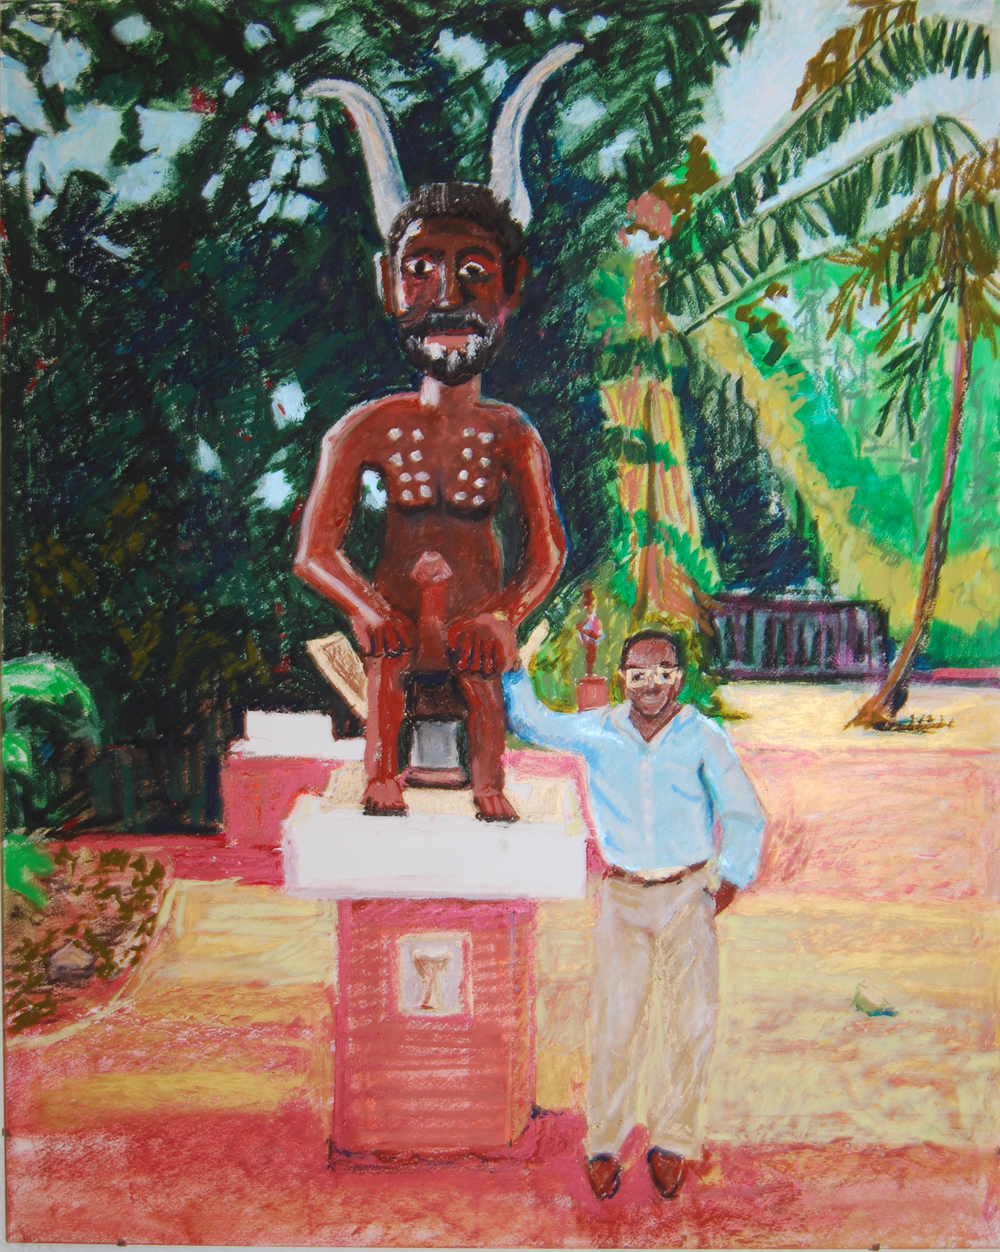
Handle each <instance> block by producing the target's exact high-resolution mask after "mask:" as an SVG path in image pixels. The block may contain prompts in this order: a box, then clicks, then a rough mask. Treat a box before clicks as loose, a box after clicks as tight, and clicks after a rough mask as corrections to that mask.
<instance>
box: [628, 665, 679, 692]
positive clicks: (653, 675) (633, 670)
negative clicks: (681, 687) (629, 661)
mask: <svg viewBox="0 0 1000 1252" xmlns="http://www.w3.org/2000/svg"><path fill="white" fill-rule="evenodd" d="M680 672H681V671H680V667H679V666H677V665H674V666H667V665H644V666H642V668H639V667H638V666H635V667H632V666H630V667H629V668H628V669H627V670H626V671H625V686H626V687H655V686H659V685H664V686H665V685H666V684H667V683H672V682H673V681H674V679H675V678H676V677H677V675H678V674H679V673H680Z"/></svg>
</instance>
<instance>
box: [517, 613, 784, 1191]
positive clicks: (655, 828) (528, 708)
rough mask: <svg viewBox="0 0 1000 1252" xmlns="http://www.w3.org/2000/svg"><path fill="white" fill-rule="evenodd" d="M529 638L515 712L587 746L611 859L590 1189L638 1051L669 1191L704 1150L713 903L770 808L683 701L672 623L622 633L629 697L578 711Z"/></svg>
mask: <svg viewBox="0 0 1000 1252" xmlns="http://www.w3.org/2000/svg"><path fill="white" fill-rule="evenodd" d="M535 641H537V632H536V635H535V636H533V637H532V641H529V645H528V646H527V647H526V648H525V650H524V652H523V653H522V661H523V662H524V667H523V668H521V669H520V670H518V671H517V672H516V673H511V674H507V675H505V677H504V691H505V695H506V698H507V708H508V721H509V724H510V727H511V729H512V730H513V731H514V733H515V734H517V735H519V736H520V737H521V738H522V739H525V740H527V741H528V742H529V743H534V744H538V745H539V746H542V747H549V748H562V749H565V750H568V751H570V752H578V753H579V754H580V755H581V756H583V758H584V760H585V761H586V763H587V777H588V789H589V792H590V798H591V802H592V806H593V810H594V817H595V821H596V824H597V835H598V840H599V843H600V850H601V853H602V855H603V857H604V859H605V861H606V863H607V876H606V877H605V880H604V882H603V884H602V886H601V889H600V892H599V897H598V907H599V918H598V922H597V927H596V933H595V939H596V956H595V959H596V968H595V977H594V994H593V1042H592V1058H591V1071H590V1084H589V1087H588V1091H587V1140H586V1151H587V1174H588V1178H589V1180H590V1184H591V1186H592V1188H593V1191H594V1194H595V1195H596V1196H597V1198H598V1199H600V1200H607V1199H610V1198H611V1197H612V1196H613V1195H614V1194H615V1192H616V1191H617V1189H618V1184H619V1182H620V1179H621V1170H622V1164H621V1159H620V1153H621V1148H622V1144H623V1143H624V1141H625V1139H626V1137H627V1135H628V1134H629V1132H630V1131H631V1129H632V1127H633V1126H634V1125H635V1124H636V1121H637V1119H636V1116H635V1111H636V1098H637V1080H638V1078H639V1072H640V1069H641V1067H642V1065H643V1063H644V1061H645V1063H646V1064H647V1065H648V1067H649V1078H650V1092H651V1094H650V1098H649V1103H648V1108H647V1111H646V1120H645V1125H646V1129H647V1132H648V1135H649V1142H650V1145H651V1146H650V1149H649V1153H648V1162H649V1170H650V1174H651V1176H652V1180H653V1183H654V1185H655V1187H656V1189H657V1190H658V1192H659V1194H660V1195H661V1196H663V1197H664V1198H666V1199H669V1198H670V1197H671V1196H673V1195H675V1194H676V1192H677V1191H678V1189H679V1188H680V1185H681V1182H682V1180H683V1173H684V1161H685V1158H688V1159H690V1158H693V1157H696V1156H697V1155H698V1154H699V1152H700V1150H701V1149H700V1140H699V1129H698V1119H699V1110H700V1105H701V1102H702V1098H703V1096H704V1093H705V1086H706V1082H707V1078H708V1065H709V1060H710V1057H711V1051H712V1043H713V1039H714V1031H715V1014H716V1007H717V1001H718V980H719V970H718V949H717V945H716V937H715V918H716V916H717V915H718V914H719V913H721V912H722V911H723V909H726V908H728V907H729V905H730V904H731V903H732V901H733V899H734V897H735V895H736V893H737V891H738V890H740V889H741V888H743V887H745V886H746V885H747V884H748V883H749V882H750V880H751V879H752V878H753V875H754V872H755V869H756V866H757V860H758V856H759V854H760V846H761V837H762V834H763V829H764V818H763V815H762V814H761V811H760V807H759V805H758V804H757V800H756V798H755V797H754V793H753V790H752V788H751V786H750V783H749V781H748V780H747V777H746V775H745V774H744V772H743V770H742V767H741V766H740V763H739V761H738V759H737V757H736V754H735V752H734V751H733V748H732V746H731V744H730V742H729V740H728V739H727V737H726V735H725V733H724V732H723V731H722V730H720V729H719V728H718V727H717V726H716V725H715V723H714V722H711V721H709V719H708V718H706V717H703V716H702V715H701V714H700V713H698V712H697V711H696V710H695V709H693V708H692V707H691V706H690V705H681V704H679V703H678V700H677V697H678V694H679V693H680V691H681V688H682V687H683V685H684V651H683V646H682V644H681V641H680V640H679V639H677V638H675V637H673V636H671V635H668V634H665V633H662V632H658V631H643V632H641V633H640V634H637V635H634V636H633V637H632V638H631V639H629V640H627V641H626V643H625V646H624V648H623V649H622V656H621V675H622V679H623V681H624V684H625V695H626V697H627V699H626V701H625V703H623V704H620V705H618V706H616V707H613V708H603V709H596V710H592V711H590V712H586V713H575V714H565V713H562V714H561V713H553V712H551V711H550V710H549V709H547V708H545V707H544V705H542V704H540V703H539V701H538V700H537V699H536V697H535V695H534V692H533V691H532V687H531V679H530V678H529V677H528V672H527V668H526V665H527V659H528V657H529V655H530V651H531V649H532V646H537V642H535ZM716 820H717V821H718V823H719V826H720V828H721V841H720V846H719V850H718V871H719V875H720V876H721V879H722V882H721V885H720V886H719V887H718V889H717V890H716V891H715V892H714V894H713V893H711V892H710V886H709V873H708V868H707V863H708V862H709V860H711V859H712V858H713V855H714V851H715V850H714V844H713V826H714V823H715V822H716ZM654 986H658V988H659V994H660V1001H661V1010H662V1027H663V1030H662V1035H663V1043H662V1047H661V1048H659V1049H657V1050H656V1051H655V1052H654V1054H653V1055H651V1056H649V1057H646V1058H643V1057H642V1056H640V1055H638V1052H639V1047H638V1044H639V1040H640V1038H641V1037H642V1030H643V1025H644V1022H645V1020H646V1018H647V1017H648V1011H649V1009H648V1006H649V1004H650V1001H651V998H652V995H653V989H654Z"/></svg>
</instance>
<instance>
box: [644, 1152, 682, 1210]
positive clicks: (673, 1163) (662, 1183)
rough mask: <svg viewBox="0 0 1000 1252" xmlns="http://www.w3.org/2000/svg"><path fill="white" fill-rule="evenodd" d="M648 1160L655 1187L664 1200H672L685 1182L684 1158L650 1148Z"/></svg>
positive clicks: (673, 1153)
mask: <svg viewBox="0 0 1000 1252" xmlns="http://www.w3.org/2000/svg"><path fill="white" fill-rule="evenodd" d="M646 1160H647V1161H648V1162H649V1173H650V1177H651V1178H652V1179H653V1186H654V1187H656V1190H657V1191H658V1192H659V1193H660V1195H661V1196H663V1198H664V1200H672V1199H673V1197H674V1196H675V1195H676V1194H677V1192H678V1191H680V1189H681V1183H682V1182H683V1181H684V1158H683V1157H682V1156H678V1155H677V1154H676V1153H675V1152H665V1151H664V1150H663V1148H650V1149H649V1152H648V1153H647V1155H646Z"/></svg>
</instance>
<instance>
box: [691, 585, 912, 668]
mask: <svg viewBox="0 0 1000 1252" xmlns="http://www.w3.org/2000/svg"><path fill="white" fill-rule="evenodd" d="M715 604H716V608H715V609H714V610H713V614H712V616H713V619H714V622H715V629H716V637H717V641H718V649H719V659H720V662H721V664H722V668H723V669H724V671H725V672H726V674H727V675H728V676H729V677H731V678H862V677H865V676H867V675H870V674H877V673H879V672H880V671H882V670H884V669H885V666H886V645H887V639H888V621H887V616H886V612H885V609H883V608H882V606H881V605H879V604H876V603H875V602H874V601H871V600H764V599H757V598H756V597H753V596H742V595H719V596H716V597H715Z"/></svg>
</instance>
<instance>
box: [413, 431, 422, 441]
mask: <svg viewBox="0 0 1000 1252" xmlns="http://www.w3.org/2000/svg"><path fill="white" fill-rule="evenodd" d="M423 437H424V432H423V431H422V430H415V431H414V432H413V438H414V439H416V441H417V443H419V442H420V440H421V439H423Z"/></svg>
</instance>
